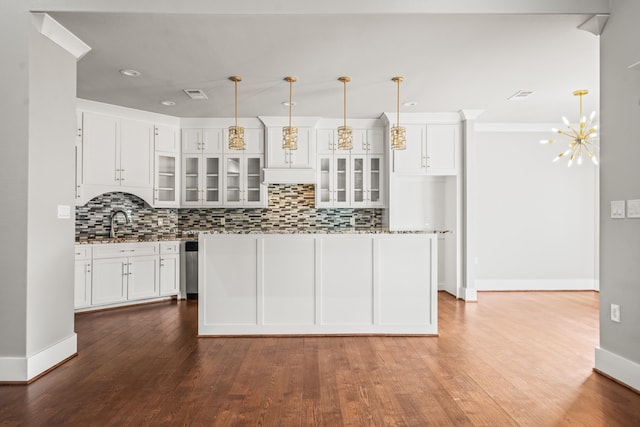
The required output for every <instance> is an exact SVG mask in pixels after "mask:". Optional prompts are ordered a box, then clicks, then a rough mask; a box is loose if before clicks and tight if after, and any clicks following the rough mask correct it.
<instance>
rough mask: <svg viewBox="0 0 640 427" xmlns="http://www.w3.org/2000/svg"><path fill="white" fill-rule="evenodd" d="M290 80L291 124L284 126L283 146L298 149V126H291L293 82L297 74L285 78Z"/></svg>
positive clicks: (286, 148)
mask: <svg viewBox="0 0 640 427" xmlns="http://www.w3.org/2000/svg"><path fill="white" fill-rule="evenodd" d="M284 80H285V81H287V82H289V126H285V127H283V128H282V148H283V149H284V150H297V149H298V128H294V127H293V126H291V111H292V109H293V84H294V83H295V82H296V81H297V80H298V78H297V77H295V76H288V77H285V78H284Z"/></svg>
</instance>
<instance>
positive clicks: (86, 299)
mask: <svg viewBox="0 0 640 427" xmlns="http://www.w3.org/2000/svg"><path fill="white" fill-rule="evenodd" d="M74 276H75V279H74V280H75V281H74V285H75V297H74V304H73V305H74V307H75V308H82V307H88V306H90V305H91V261H90V260H80V261H76V263H75V275H74Z"/></svg>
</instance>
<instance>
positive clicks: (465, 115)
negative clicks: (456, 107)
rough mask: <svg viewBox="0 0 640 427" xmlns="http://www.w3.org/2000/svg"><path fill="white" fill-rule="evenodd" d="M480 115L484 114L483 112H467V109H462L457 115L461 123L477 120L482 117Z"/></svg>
mask: <svg viewBox="0 0 640 427" xmlns="http://www.w3.org/2000/svg"><path fill="white" fill-rule="evenodd" d="M482 113H484V110H467V109H463V110H460V111H458V114H460V119H462V121H467V120H477V119H478V117H480V116H481V115H482Z"/></svg>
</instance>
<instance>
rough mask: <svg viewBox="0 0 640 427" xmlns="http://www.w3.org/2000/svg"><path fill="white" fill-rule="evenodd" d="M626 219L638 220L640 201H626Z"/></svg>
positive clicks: (639, 216)
mask: <svg viewBox="0 0 640 427" xmlns="http://www.w3.org/2000/svg"><path fill="white" fill-rule="evenodd" d="M627 218H640V199H634V200H627Z"/></svg>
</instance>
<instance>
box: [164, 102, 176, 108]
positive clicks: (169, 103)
mask: <svg viewBox="0 0 640 427" xmlns="http://www.w3.org/2000/svg"><path fill="white" fill-rule="evenodd" d="M160 104H162V105H164V106H166V107H173V106H174V105H176V103H175V102H173V101H160Z"/></svg>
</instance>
